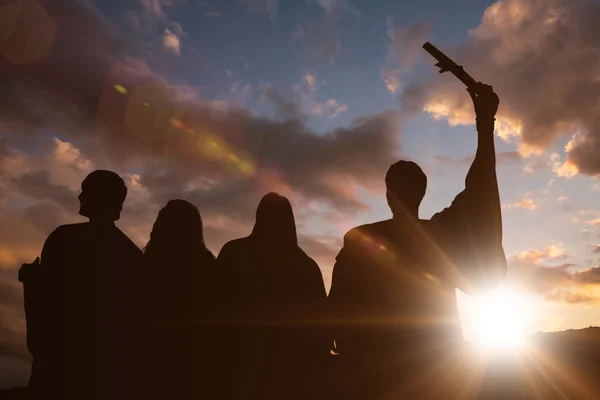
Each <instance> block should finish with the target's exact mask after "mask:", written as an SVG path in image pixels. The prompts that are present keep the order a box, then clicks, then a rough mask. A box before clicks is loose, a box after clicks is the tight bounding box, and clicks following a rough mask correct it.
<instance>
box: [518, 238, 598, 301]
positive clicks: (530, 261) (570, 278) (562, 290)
mask: <svg viewBox="0 0 600 400" xmlns="http://www.w3.org/2000/svg"><path fill="white" fill-rule="evenodd" d="M569 258H570V256H569V255H568V254H566V253H565V251H564V247H563V246H562V245H561V244H558V245H551V246H549V247H548V248H546V249H543V250H534V249H532V250H525V251H520V252H517V253H515V254H514V255H512V256H511V257H509V258H508V264H509V269H508V275H507V284H508V285H510V286H513V287H518V288H519V289H520V290H524V291H527V292H530V293H535V294H538V295H542V296H543V298H544V299H545V300H546V301H553V302H566V303H570V304H575V303H586V304H592V305H593V304H597V303H598V302H599V301H600V297H599V296H598V293H597V289H598V288H600V267H594V268H589V269H585V270H573V269H574V268H575V267H577V264H573V263H568V262H565V260H567V259H569ZM556 263H558V265H556Z"/></svg>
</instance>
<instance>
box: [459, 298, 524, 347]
mask: <svg viewBox="0 0 600 400" xmlns="http://www.w3.org/2000/svg"><path fill="white" fill-rule="evenodd" d="M468 303H471V304H469V308H470V312H469V313H468V315H467V316H465V317H466V321H465V322H466V324H465V325H466V327H465V328H466V330H467V335H466V336H468V339H469V340H471V341H472V342H473V343H476V344H477V346H478V347H479V348H480V349H482V350H484V351H502V350H519V349H522V348H523V347H524V345H525V344H526V342H527V336H528V334H529V327H530V325H531V318H532V317H533V315H532V312H531V305H532V304H531V301H530V300H529V299H528V298H527V297H526V296H525V295H522V294H519V293H517V292H514V291H511V290H508V289H504V288H500V289H498V290H496V291H494V292H492V293H490V294H488V295H487V296H484V297H473V298H470V299H469V301H468Z"/></svg>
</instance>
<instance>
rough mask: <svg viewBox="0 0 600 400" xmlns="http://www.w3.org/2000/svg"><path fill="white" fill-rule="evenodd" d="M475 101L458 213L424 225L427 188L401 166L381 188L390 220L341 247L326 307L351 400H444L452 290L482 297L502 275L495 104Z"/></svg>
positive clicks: (476, 94) (484, 97) (487, 90)
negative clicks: (429, 398)
mask: <svg viewBox="0 0 600 400" xmlns="http://www.w3.org/2000/svg"><path fill="white" fill-rule="evenodd" d="M469 93H470V95H471V97H472V100H473V103H474V107H475V113H476V116H477V132H478V147H477V153H476V155H475V159H474V161H473V164H472V166H471V168H470V170H469V173H468V175H467V178H466V187H465V190H464V191H462V192H461V193H460V194H459V195H458V196H457V197H456V198H455V200H454V201H453V203H452V205H451V206H450V207H449V208H446V209H444V210H443V211H442V212H440V213H437V214H435V215H434V216H433V217H432V218H431V219H430V220H421V219H419V205H420V203H421V200H422V199H423V197H424V195H425V190H426V185H427V178H426V176H425V174H424V173H423V171H422V170H421V168H419V166H418V165H417V164H415V163H414V162H409V161H399V162H397V163H395V164H393V165H392V166H391V167H390V168H389V170H388V172H387V174H386V178H385V182H386V187H387V196H386V197H387V201H388V204H389V206H390V208H391V210H392V214H393V218H392V219H389V220H386V221H381V222H376V223H373V224H368V225H363V226H360V227H357V228H354V229H352V230H350V231H349V232H348V233H347V234H346V235H345V237H344V246H343V248H342V250H341V251H340V253H339V254H338V256H337V258H336V263H335V266H334V270H333V277H332V286H331V291H330V294H329V307H330V310H331V311H332V314H331V317H332V318H333V323H334V326H335V327H336V328H335V333H334V338H335V341H336V346H337V352H338V353H339V357H340V358H339V361H340V362H341V363H342V365H344V367H345V369H344V372H343V377H342V378H341V380H342V382H341V383H340V384H339V385H338V389H339V390H341V391H343V392H344V393H346V397H350V398H354V397H355V396H356V397H357V398H358V397H360V398H373V399H375V398H383V397H385V396H389V395H390V393H393V394H395V395H399V394H402V393H405V394H408V393H410V394H411V395H413V396H414V395H415V393H417V394H418V396H421V397H407V398H425V397H422V396H424V395H425V394H424V393H425V392H424V391H423V390H425V389H424V388H426V389H427V390H428V392H427V393H435V392H436V391H441V393H444V392H443V390H446V389H447V386H446V387H445V386H444V385H443V382H442V381H443V380H444V379H445V378H448V377H450V376H451V372H453V370H456V368H455V367H457V365H456V363H454V362H453V361H452V360H451V359H449V357H450V354H452V349H453V348H456V347H457V346H459V344H460V343H461V342H462V334H461V328H460V323H459V318H458V309H457V304H456V293H455V291H456V289H457V288H458V289H460V290H462V291H464V292H467V293H481V292H483V291H486V290H489V289H492V288H494V287H495V286H496V285H497V284H498V283H499V282H500V281H501V280H502V279H503V278H504V276H505V274H506V259H505V255H504V251H503V248H502V222H501V208H500V198H499V193H498V183H497V179H496V161H495V150H494V137H493V136H494V120H495V119H494V116H495V114H496V111H497V108H498V104H499V100H498V97H497V95H496V94H495V93H494V91H493V89H492V88H491V86H488V85H484V84H482V83H479V84H478V85H477V87H476V89H474V90H470V91H469ZM432 377H433V378H432ZM454 383H457V382H454ZM419 387H420V389H419ZM403 390H404V391H403ZM411 390H412V392H411ZM437 395H438V396H440V392H437ZM365 396H366V397H365ZM436 398H437V397H436ZM439 398H452V397H451V396H450V397H449V393H445V394H444V395H442V397H439Z"/></svg>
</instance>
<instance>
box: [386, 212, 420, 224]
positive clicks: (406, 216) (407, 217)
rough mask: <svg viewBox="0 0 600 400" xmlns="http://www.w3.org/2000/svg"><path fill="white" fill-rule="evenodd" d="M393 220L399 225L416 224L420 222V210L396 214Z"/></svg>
mask: <svg viewBox="0 0 600 400" xmlns="http://www.w3.org/2000/svg"><path fill="white" fill-rule="evenodd" d="M392 220H393V221H394V222H397V223H408V222H416V221H418V220H419V210H418V209H416V210H405V211H404V212H402V213H395V214H394V215H393V217H392Z"/></svg>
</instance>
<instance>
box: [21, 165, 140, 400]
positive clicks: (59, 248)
mask: <svg viewBox="0 0 600 400" xmlns="http://www.w3.org/2000/svg"><path fill="white" fill-rule="evenodd" d="M81 189H82V191H81V194H80V195H79V202H80V209H79V214H80V215H82V216H84V217H87V218H89V222H86V223H78V224H71V225H63V226H60V227H58V228H57V229H56V230H55V231H54V232H52V233H51V234H50V236H49V237H48V239H47V240H46V242H45V244H44V248H43V250H42V255H41V264H40V265H33V266H32V267H36V268H39V270H38V271H37V272H39V273H38V274H37V275H38V276H37V278H38V279H37V282H36V285H35V290H36V291H37V292H36V293H34V294H32V295H31V297H32V298H33V299H30V303H31V304H34V305H35V307H34V308H35V309H36V311H37V312H36V313H35V314H34V316H35V319H37V321H36V322H35V323H34V326H35V327H36V330H37V332H32V335H33V336H34V337H35V343H36V349H35V354H34V356H35V357H36V358H37V356H38V355H40V357H41V358H42V359H43V360H44V365H43V366H39V367H38V369H37V370H36V371H35V373H36V377H35V382H34V388H33V389H34V392H35V393H36V397H37V398H44V399H49V398H56V399H86V400H87V399H107V398H111V399H114V398H125V397H128V396H129V397H131V392H128V390H132V387H131V382H132V381H133V376H134V375H135V372H134V371H132V369H131V367H132V365H133V364H132V362H133V361H132V360H131V355H133V354H136V352H135V351H133V348H132V347H131V346H132V343H134V340H133V338H132V337H131V333H132V332H134V330H133V329H131V328H132V324H131V321H132V320H133V319H135V315H136V313H137V312H138V309H137V306H136V303H135V298H136V297H137V294H138V293H136V279H137V267H138V266H139V263H140V261H141V255H142V253H141V251H140V250H139V249H138V248H137V247H136V245H135V244H133V242H131V240H129V238H128V237H127V236H126V235H125V234H124V233H123V232H121V231H120V230H119V229H118V228H117V227H116V226H115V221H117V220H118V219H119V218H120V214H121V209H122V206H123V202H124V201H125V198H126V196H127V187H126V186H125V183H124V181H123V179H121V177H119V176H118V175H117V174H115V173H114V172H111V171H104V170H97V171H94V172H92V173H90V174H89V175H88V176H87V177H86V178H85V180H84V181H83V183H82V184H81ZM29 272H31V271H29ZM28 318H29V316H28Z"/></svg>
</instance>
